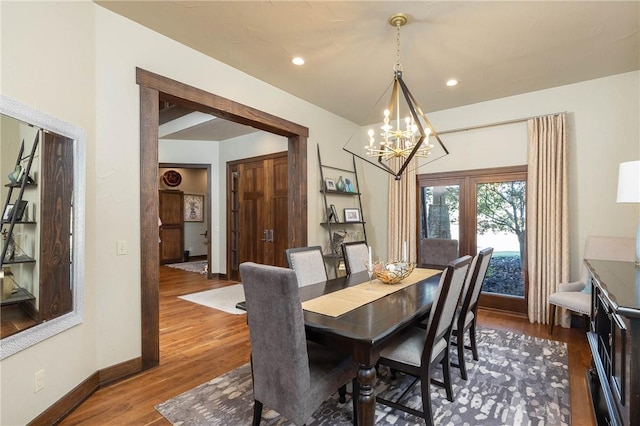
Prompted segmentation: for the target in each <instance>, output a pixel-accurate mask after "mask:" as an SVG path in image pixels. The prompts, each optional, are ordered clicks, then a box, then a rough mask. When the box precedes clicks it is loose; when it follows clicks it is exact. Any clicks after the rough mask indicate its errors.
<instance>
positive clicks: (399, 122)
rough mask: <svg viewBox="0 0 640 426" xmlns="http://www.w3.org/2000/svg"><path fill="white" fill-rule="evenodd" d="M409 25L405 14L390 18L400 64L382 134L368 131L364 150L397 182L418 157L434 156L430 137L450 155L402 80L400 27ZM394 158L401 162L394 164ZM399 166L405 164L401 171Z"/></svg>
mask: <svg viewBox="0 0 640 426" xmlns="http://www.w3.org/2000/svg"><path fill="white" fill-rule="evenodd" d="M407 21H408V18H407V16H406V15H405V14H403V13H398V14H395V15H393V16H391V17H390V18H389V24H390V25H392V26H394V27H395V28H396V63H395V65H394V67H393V87H392V90H391V99H390V100H389V103H388V104H387V108H386V109H385V110H384V112H383V117H382V120H383V121H382V125H381V126H380V128H379V130H378V131H376V130H374V129H373V128H370V129H368V131H367V139H368V140H367V145H365V146H364V149H365V155H366V157H369V158H370V159H373V160H377V163H378V166H379V167H380V168H382V169H384V170H386V171H387V172H389V173H391V174H392V175H394V176H395V179H396V180H400V178H401V176H402V173H404V171H405V170H406V169H407V167H408V166H409V164H410V162H411V160H412V159H413V158H414V157H419V158H428V157H430V156H431V150H432V148H433V145H432V144H431V143H429V138H430V137H433V138H434V139H435V140H436V141H437V142H438V144H439V145H440V147H441V148H442V150H443V152H444V155H446V154H448V153H449V151H448V150H447V148H446V147H445V146H444V144H443V143H442V141H441V140H440V137H439V136H438V134H437V133H436V131H435V130H434V129H433V126H432V125H431V123H430V122H429V120H428V119H427V116H426V115H425V114H424V112H423V111H422V109H421V108H420V105H418V103H417V102H416V100H415V98H414V97H413V95H412V94H411V92H410V91H409V88H408V87H407V85H406V84H405V82H404V80H403V79H402V64H401V63H400V27H402V26H404V25H406V23H407ZM401 103H403V104H406V106H405V110H404V111H401ZM358 157H360V156H359V155H358ZM360 158H362V157H360ZM394 158H398V159H400V161H397V160H396V161H395V162H393V161H392V159H394ZM399 162H402V164H401V165H400V166H399V167H398V166H397V164H398V163H399Z"/></svg>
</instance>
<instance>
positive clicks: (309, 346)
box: [240, 262, 357, 426]
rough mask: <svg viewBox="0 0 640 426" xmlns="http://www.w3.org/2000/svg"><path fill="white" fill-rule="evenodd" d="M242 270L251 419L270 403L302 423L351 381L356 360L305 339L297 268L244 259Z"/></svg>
mask: <svg viewBox="0 0 640 426" xmlns="http://www.w3.org/2000/svg"><path fill="white" fill-rule="evenodd" d="M240 276H241V278H242V285H243V286H244V293H245V297H246V306H247V321H248V324H249V336H250V340H251V371H252V376H253V397H254V416H253V424H254V425H255V426H257V425H259V424H260V419H261V415H262V407H263V405H266V406H267V407H269V408H271V409H273V410H275V411H277V412H278V413H280V414H281V415H283V416H284V417H286V418H287V419H288V420H289V421H291V422H293V423H295V424H296V425H303V424H305V422H307V421H308V420H309V418H310V417H311V415H312V414H313V412H314V411H315V410H317V409H318V408H319V407H320V405H321V404H322V403H323V402H324V401H325V400H326V399H327V398H328V397H329V396H331V395H332V394H333V393H335V392H336V389H337V388H338V387H340V386H343V385H345V384H346V383H348V382H349V381H350V380H352V381H353V379H354V378H355V375H356V372H357V365H356V363H355V362H354V360H353V358H352V357H351V356H344V355H343V354H340V353H337V352H336V351H331V350H328V349H327V348H326V347H324V346H322V345H319V344H316V343H312V342H307V340H306V335H305V328H304V317H303V312H302V304H301V302H300V296H299V289H298V282H297V280H296V274H295V272H294V271H292V270H291V269H287V268H280V267H277V266H269V265H260V264H256V263H251V262H246V263H242V264H241V265H240ZM354 411H355V399H354Z"/></svg>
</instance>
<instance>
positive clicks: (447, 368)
mask: <svg viewBox="0 0 640 426" xmlns="http://www.w3.org/2000/svg"><path fill="white" fill-rule="evenodd" d="M449 363H450V361H449V348H447V349H446V350H445V352H444V358H442V377H443V382H444V389H445V391H446V392H447V399H448V400H449V401H451V402H453V386H451V365H450V364H449Z"/></svg>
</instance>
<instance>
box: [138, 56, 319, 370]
mask: <svg viewBox="0 0 640 426" xmlns="http://www.w3.org/2000/svg"><path fill="white" fill-rule="evenodd" d="M136 82H137V84H138V85H139V86H140V232H141V235H140V251H141V253H140V257H141V274H140V275H141V276H140V282H141V350H142V357H141V358H142V360H141V364H142V370H146V369H149V368H152V367H155V366H157V365H158V364H159V362H160V339H159V306H158V293H159V291H158V274H159V271H158V264H159V253H158V237H159V232H158V219H157V218H158V189H159V188H158V125H159V99H160V94H162V97H163V99H165V100H168V101H170V102H171V103H173V104H176V105H181V106H184V107H188V108H191V109H193V110H196V111H201V112H204V113H208V114H212V115H215V116H217V117H220V118H224V119H226V120H229V121H233V122H236V123H241V124H245V125H248V126H252V127H255V128H256V129H259V130H263V131H266V132H269V133H273V134H276V135H280V136H284V137H286V138H287V140H288V150H287V152H288V162H287V163H288V167H287V170H288V182H289V188H288V199H287V224H288V226H287V229H288V232H287V246H288V247H301V246H304V245H306V244H307V138H308V136H309V129H308V128H306V127H304V126H300V125H298V124H295V123H292V122H290V121H287V120H284V119H282V118H279V117H276V116H273V115H271V114H268V113H265V112H263V111H260V110H257V109H255V108H251V107H249V106H246V105H242V104H240V103H237V102H234V101H232V100H230V99H226V98H223V97H220V96H217V95H214V94H212V93H208V92H206V91H204V90H201V89H198V88H195V87H193V86H189V85H186V84H184V83H180V82H178V81H175V80H171V79H169V78H166V77H163V76H160V75H158V74H155V73H152V72H149V71H146V70H143V69H140V68H137V69H136Z"/></svg>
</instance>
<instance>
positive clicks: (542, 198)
mask: <svg viewBox="0 0 640 426" xmlns="http://www.w3.org/2000/svg"><path fill="white" fill-rule="evenodd" d="M566 129H567V128H566V113H562V114H558V115H550V116H544V117H536V118H533V119H530V120H528V132H529V133H528V137H529V146H528V179H527V194H528V195H527V261H528V270H529V293H528V297H529V300H528V314H529V321H530V322H532V323H533V322H539V323H542V324H545V323H547V321H548V309H549V295H550V294H551V293H553V292H555V291H556V289H557V285H558V284H560V283H562V282H567V281H569V266H570V262H569V207H568V206H569V193H568V187H569V182H568V142H567V130H566ZM568 319H569V318H568V315H567V314H566V313H565V315H563V319H562V321H561V324H562V325H563V327H566V326H567V324H568Z"/></svg>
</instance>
